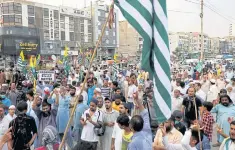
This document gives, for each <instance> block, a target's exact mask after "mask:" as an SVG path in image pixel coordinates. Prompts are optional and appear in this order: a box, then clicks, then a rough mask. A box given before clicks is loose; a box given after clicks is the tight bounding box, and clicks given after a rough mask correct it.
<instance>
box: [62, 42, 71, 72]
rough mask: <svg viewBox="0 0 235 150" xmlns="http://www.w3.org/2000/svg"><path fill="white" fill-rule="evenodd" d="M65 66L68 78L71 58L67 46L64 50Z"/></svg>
mask: <svg viewBox="0 0 235 150" xmlns="http://www.w3.org/2000/svg"><path fill="white" fill-rule="evenodd" d="M63 66H64V71H65V74H66V76H68V75H69V71H70V65H69V58H68V47H67V46H65V48H64V56H63Z"/></svg>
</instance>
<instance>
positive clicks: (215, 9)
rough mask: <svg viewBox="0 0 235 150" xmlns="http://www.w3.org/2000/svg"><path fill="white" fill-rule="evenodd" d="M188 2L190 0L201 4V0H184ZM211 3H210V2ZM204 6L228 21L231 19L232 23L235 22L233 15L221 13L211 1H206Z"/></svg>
mask: <svg viewBox="0 0 235 150" xmlns="http://www.w3.org/2000/svg"><path fill="white" fill-rule="evenodd" d="M184 1H186V2H189V3H193V4H196V5H200V1H199V0H184ZM208 3H209V4H208ZM204 6H205V7H206V8H208V9H209V10H211V11H212V12H214V13H216V14H217V15H219V16H220V17H222V18H224V19H226V20H227V21H229V22H230V23H234V22H235V19H234V18H232V17H231V16H227V15H224V14H223V13H221V12H220V11H219V10H218V9H217V8H216V7H215V6H214V5H213V4H211V3H210V2H208V1H206V3H204Z"/></svg>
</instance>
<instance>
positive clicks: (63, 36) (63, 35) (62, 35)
mask: <svg viewBox="0 0 235 150" xmlns="http://www.w3.org/2000/svg"><path fill="white" fill-rule="evenodd" d="M60 33H61V40H65V32H64V31H61V32H60Z"/></svg>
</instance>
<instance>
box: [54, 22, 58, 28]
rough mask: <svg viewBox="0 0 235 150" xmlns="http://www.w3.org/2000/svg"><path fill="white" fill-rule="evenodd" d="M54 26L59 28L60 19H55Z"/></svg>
mask: <svg viewBox="0 0 235 150" xmlns="http://www.w3.org/2000/svg"><path fill="white" fill-rule="evenodd" d="M54 28H55V29H59V21H54Z"/></svg>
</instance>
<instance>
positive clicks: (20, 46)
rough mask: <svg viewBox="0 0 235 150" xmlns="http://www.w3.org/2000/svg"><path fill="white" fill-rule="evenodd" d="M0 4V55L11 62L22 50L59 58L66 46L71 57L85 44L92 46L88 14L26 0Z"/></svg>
mask: <svg viewBox="0 0 235 150" xmlns="http://www.w3.org/2000/svg"><path fill="white" fill-rule="evenodd" d="M0 3H1V5H0V15H1V20H0V30H1V32H0V44H1V50H0V54H1V55H6V56H8V57H9V59H11V61H16V59H17V56H19V53H20V51H21V50H23V51H24V54H25V55H36V54H41V55H42V58H44V59H48V58H50V56H51V55H52V54H53V55H61V51H62V53H63V49H64V47H65V46H67V47H68V48H69V55H74V56H76V55H78V51H79V50H80V49H81V48H82V47H84V45H85V46H86V48H89V47H90V48H92V47H93V41H92V36H93V32H92V21H91V14H90V12H87V11H84V10H77V9H74V8H68V7H62V6H61V7H57V6H50V5H45V4H40V3H35V2H30V1H26V0H0ZM47 56H48V57H47Z"/></svg>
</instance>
